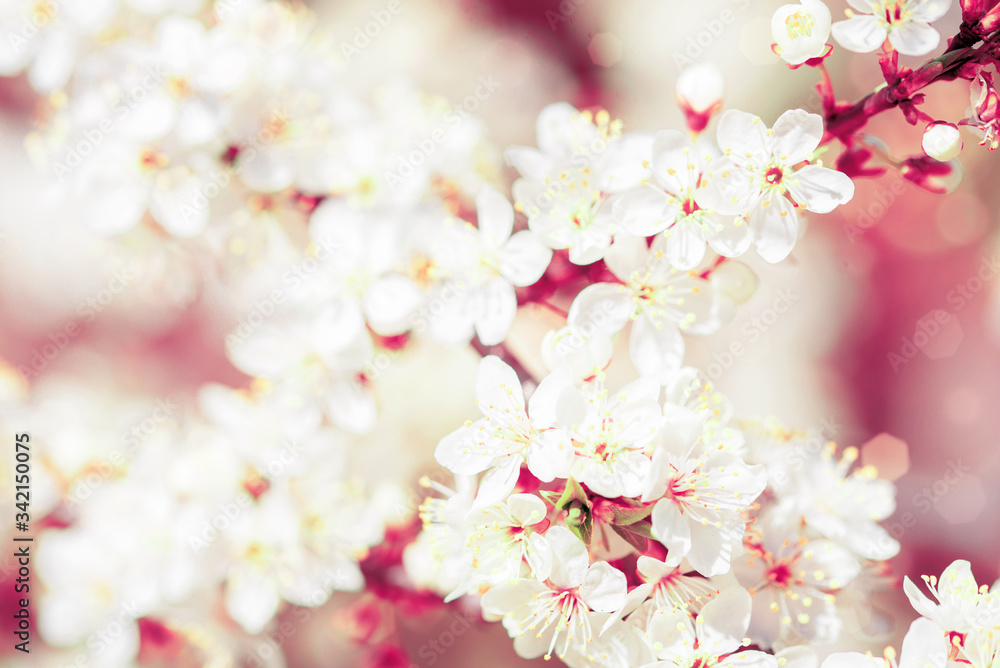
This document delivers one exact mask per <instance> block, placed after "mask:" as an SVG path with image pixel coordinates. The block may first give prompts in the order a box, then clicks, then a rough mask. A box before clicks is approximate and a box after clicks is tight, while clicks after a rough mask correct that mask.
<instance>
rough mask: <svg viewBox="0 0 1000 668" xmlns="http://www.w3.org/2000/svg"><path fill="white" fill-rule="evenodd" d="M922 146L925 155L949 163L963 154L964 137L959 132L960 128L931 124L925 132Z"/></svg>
mask: <svg viewBox="0 0 1000 668" xmlns="http://www.w3.org/2000/svg"><path fill="white" fill-rule="evenodd" d="M920 146H921V147H922V148H923V149H924V153H926V154H927V155H929V156H930V157H932V158H934V159H935V160H940V161H941V162H948V161H949V160H951V159H952V158H955V157H957V156H958V154H959V153H961V152H962V146H963V144H962V135H961V133H960V132H959V131H958V126H956V125H953V124H951V123H945V122H943V121H937V122H934V123H930V124H929V125H928V126H927V128H926V129H925V130H924V138H923V140H922V141H921V142H920Z"/></svg>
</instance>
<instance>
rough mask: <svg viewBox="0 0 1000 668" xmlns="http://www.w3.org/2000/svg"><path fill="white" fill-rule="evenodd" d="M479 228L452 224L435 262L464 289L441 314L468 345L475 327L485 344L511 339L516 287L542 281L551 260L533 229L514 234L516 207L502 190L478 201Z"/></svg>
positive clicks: (487, 193) (484, 194)
mask: <svg viewBox="0 0 1000 668" xmlns="http://www.w3.org/2000/svg"><path fill="white" fill-rule="evenodd" d="M476 214H477V222H478V224H479V228H478V229H476V228H474V227H473V226H472V225H469V224H468V223H463V222H462V221H459V220H451V221H449V222H448V223H447V224H446V227H445V228H444V229H443V230H442V233H441V237H440V238H439V240H438V242H437V244H436V246H435V247H434V249H433V251H432V259H433V261H434V263H435V265H436V267H437V268H438V269H439V270H440V271H441V272H442V276H443V277H444V278H446V279H452V280H457V281H459V282H460V283H461V284H462V285H463V286H464V287H463V289H462V291H461V292H460V293H459V295H458V298H457V299H456V300H454V301H453V302H452V303H451V304H449V305H448V306H447V309H448V310H447V312H446V313H445V314H443V315H442V316H441V319H442V320H445V321H447V322H448V323H449V326H450V327H451V328H452V329H453V331H454V337H455V340H456V341H457V340H463V339H464V340H465V341H468V340H469V339H470V338H471V337H472V332H473V329H474V330H475V333H476V334H477V335H478V337H479V340H480V341H481V342H482V343H483V345H487V346H491V345H496V344H498V343H500V342H501V341H503V339H504V338H505V337H506V336H507V332H508V330H510V325H511V323H512V322H513V321H514V315H515V313H516V312H517V298H516V296H515V294H514V286H525V285H531V284H532V283H534V282H535V281H537V280H538V279H539V278H540V277H541V276H542V274H543V273H544V272H545V269H546V267H548V264H549V261H550V260H551V259H552V251H551V250H550V249H548V248H546V247H545V246H543V245H542V244H541V243H540V242H539V241H538V238H537V237H536V235H535V234H534V233H533V232H531V231H530V230H521V231H520V232H516V233H514V234H513V235H512V234H511V231H512V230H513V227H514V209H513V207H511V205H510V202H508V201H507V199H506V198H505V197H504V196H503V195H501V194H500V193H499V192H497V191H496V190H494V189H493V188H490V187H488V186H484V187H483V189H482V190H481V191H480V192H479V195H478V196H477V197H476Z"/></svg>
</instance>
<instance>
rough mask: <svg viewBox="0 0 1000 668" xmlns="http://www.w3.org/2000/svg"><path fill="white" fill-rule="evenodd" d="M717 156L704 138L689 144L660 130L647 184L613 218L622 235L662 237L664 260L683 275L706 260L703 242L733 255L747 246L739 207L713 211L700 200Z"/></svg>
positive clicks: (622, 200)
mask: <svg viewBox="0 0 1000 668" xmlns="http://www.w3.org/2000/svg"><path fill="white" fill-rule="evenodd" d="M719 156H720V153H719V151H718V149H717V148H715V146H713V145H712V144H711V143H710V142H709V141H708V140H707V139H700V140H699V141H698V143H697V144H693V143H692V142H691V140H690V139H688V138H687V137H685V136H684V135H683V134H681V133H680V132H678V131H677V130H663V131H661V132H659V133H658V134H657V135H656V139H655V140H654V141H653V155H652V160H651V162H650V179H649V182H648V183H647V184H645V185H643V186H642V187H641V188H639V189H637V190H632V191H628V192H626V193H624V194H622V195H621V196H620V197H619V198H617V200H616V202H615V205H614V214H615V220H616V221H617V222H618V223H619V224H620V225H621V227H622V229H624V230H625V231H627V232H629V233H631V234H635V235H637V236H642V237H648V236H652V235H654V234H659V233H661V232H662V233H663V236H664V239H665V243H664V246H663V250H664V254H665V256H666V259H667V260H668V261H669V262H670V264H671V265H673V266H674V267H675V268H677V269H679V270H681V271H687V270H689V269H694V268H695V267H696V266H698V265H699V264H701V261H702V259H703V258H704V257H705V244H706V242H707V243H708V245H709V246H710V247H711V248H712V250H714V251H715V252H716V253H719V254H720V255H724V256H726V257H736V256H738V255H741V254H743V253H744V252H746V250H747V249H748V248H749V247H750V243H751V241H752V239H751V234H750V230H749V229H748V228H747V226H746V225H741V224H739V223H740V221H739V220H738V219H737V218H736V217H735V216H733V215H725V214H736V213H739V210H738V208H737V207H734V206H730V207H729V208H728V209H722V210H718V211H716V210H713V209H712V208H711V207H709V206H708V205H707V204H706V202H705V200H704V193H705V186H706V185H707V183H708V181H709V179H710V178H711V174H712V167H713V166H714V165H713V164H712V163H713V160H714V161H716V162H718V158H719Z"/></svg>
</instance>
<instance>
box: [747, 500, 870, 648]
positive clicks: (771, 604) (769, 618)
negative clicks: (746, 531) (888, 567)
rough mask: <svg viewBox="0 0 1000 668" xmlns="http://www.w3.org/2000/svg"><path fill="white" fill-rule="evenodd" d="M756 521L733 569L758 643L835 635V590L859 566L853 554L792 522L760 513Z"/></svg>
mask: <svg viewBox="0 0 1000 668" xmlns="http://www.w3.org/2000/svg"><path fill="white" fill-rule="evenodd" d="M757 527H758V532H757V534H758V535H757V536H755V537H750V538H748V539H747V541H746V545H745V547H746V554H745V556H744V557H741V558H740V559H737V560H736V561H735V562H734V569H733V570H734V572H735V574H736V577H737V579H738V580H739V582H740V584H741V585H743V586H744V587H747V588H748V589H749V591H750V595H751V596H752V597H753V617H752V618H751V622H750V633H749V635H750V637H751V638H752V639H753V640H754V642H756V643H758V644H759V645H761V646H762V647H772V646H774V645H775V644H776V643H779V642H782V643H784V642H786V641H790V642H793V643H794V642H800V641H801V640H805V641H809V642H833V641H835V640H836V639H837V638H838V637H839V635H840V627H841V621H840V618H839V617H838V615H837V611H836V607H835V605H834V603H835V601H836V596H835V593H836V592H837V591H839V590H840V589H841V588H843V587H844V586H846V585H847V584H849V583H850V582H851V581H852V580H853V579H854V578H855V577H857V575H858V573H859V572H860V571H861V566H860V564H859V562H858V559H857V557H855V556H854V555H853V554H851V553H850V552H849V551H848V550H846V549H845V548H843V547H840V546H839V545H837V544H836V543H834V542H832V541H829V540H826V539H818V540H810V539H809V538H806V537H805V536H803V535H802V534H801V529H800V527H799V525H798V524H796V523H787V524H785V523H782V522H780V521H776V520H775V519H774V518H771V517H765V518H763V519H761V520H758V522H757Z"/></svg>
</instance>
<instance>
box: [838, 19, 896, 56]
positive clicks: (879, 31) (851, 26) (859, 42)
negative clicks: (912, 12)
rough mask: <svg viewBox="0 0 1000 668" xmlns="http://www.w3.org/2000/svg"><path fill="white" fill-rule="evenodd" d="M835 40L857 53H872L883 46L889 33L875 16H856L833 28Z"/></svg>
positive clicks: (839, 22) (840, 22)
mask: <svg viewBox="0 0 1000 668" xmlns="http://www.w3.org/2000/svg"><path fill="white" fill-rule="evenodd" d="M832 32H833V38H834V39H835V40H837V42H838V43H839V44H840V45H841V46H842V47H844V48H845V49H847V50H848V51H854V52H855V53H870V52H872V51H874V50H875V49H877V48H879V47H880V46H882V42H884V41H885V38H886V37H887V35H888V33H887V32H886V29H885V26H883V25H882V24H881V23H879V21H878V19H876V18H875V17H874V16H868V15H862V16H854V17H852V18H849V19H847V20H846V21H837V22H836V23H834V24H833V28H832Z"/></svg>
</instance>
